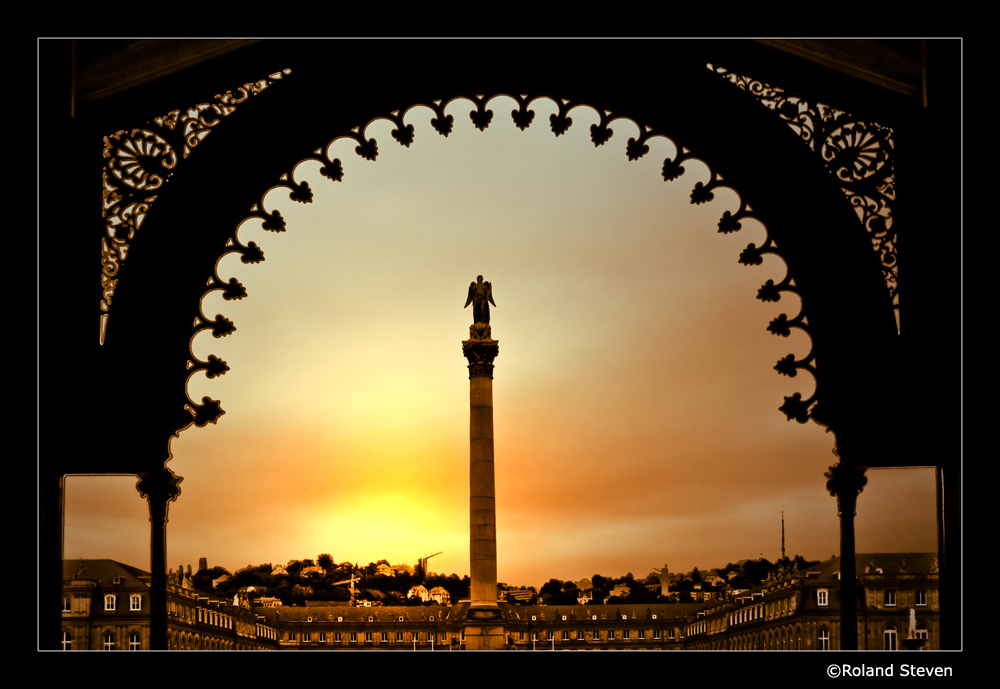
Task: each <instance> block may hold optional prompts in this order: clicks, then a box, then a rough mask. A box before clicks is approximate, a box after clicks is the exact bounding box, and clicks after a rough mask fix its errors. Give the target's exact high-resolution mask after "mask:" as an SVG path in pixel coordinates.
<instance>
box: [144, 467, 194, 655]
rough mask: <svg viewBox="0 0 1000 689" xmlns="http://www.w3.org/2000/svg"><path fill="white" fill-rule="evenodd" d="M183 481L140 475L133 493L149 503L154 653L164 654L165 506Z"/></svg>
mask: <svg viewBox="0 0 1000 689" xmlns="http://www.w3.org/2000/svg"><path fill="white" fill-rule="evenodd" d="M182 480H183V479H182V478H181V477H180V476H175V475H174V473H173V472H172V471H170V470H169V469H167V468H164V469H163V470H162V471H158V472H156V473H148V474H140V476H139V483H138V484H137V485H136V489H137V490H138V491H139V494H140V495H142V497H144V498H146V500H147V502H148V503H149V523H150V528H149V571H150V573H151V574H152V581H150V585H149V604H150V605H149V607H150V610H149V636H150V646H151V648H152V649H153V650H156V651H165V650H167V506H168V503H169V502H171V501H172V500H176V499H177V496H178V495H180V492H181V491H180V488H179V487H178V484H179V483H180V482H181V481H182Z"/></svg>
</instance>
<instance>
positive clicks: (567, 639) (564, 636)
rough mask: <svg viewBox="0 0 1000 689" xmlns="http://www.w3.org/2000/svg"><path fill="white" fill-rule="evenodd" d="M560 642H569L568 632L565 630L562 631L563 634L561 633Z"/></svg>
mask: <svg viewBox="0 0 1000 689" xmlns="http://www.w3.org/2000/svg"><path fill="white" fill-rule="evenodd" d="M562 640H563V641H569V631H567V630H565V629H564V630H563V633H562Z"/></svg>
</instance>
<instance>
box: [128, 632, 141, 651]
mask: <svg viewBox="0 0 1000 689" xmlns="http://www.w3.org/2000/svg"><path fill="white" fill-rule="evenodd" d="M141 647H142V642H141V641H140V637H139V632H129V635H128V650H130V651H138V650H139V649H140V648H141Z"/></svg>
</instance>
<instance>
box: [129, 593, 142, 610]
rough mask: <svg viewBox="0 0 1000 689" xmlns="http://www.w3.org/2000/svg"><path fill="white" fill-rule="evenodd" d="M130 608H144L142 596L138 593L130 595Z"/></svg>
mask: <svg viewBox="0 0 1000 689" xmlns="http://www.w3.org/2000/svg"><path fill="white" fill-rule="evenodd" d="M129 610H142V596H140V595H139V594H138V593H133V594H132V595H131V596H129Z"/></svg>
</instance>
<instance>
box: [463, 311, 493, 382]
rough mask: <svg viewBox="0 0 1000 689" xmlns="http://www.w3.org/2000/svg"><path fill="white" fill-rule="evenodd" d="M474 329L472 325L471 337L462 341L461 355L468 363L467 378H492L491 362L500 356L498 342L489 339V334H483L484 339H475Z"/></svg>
mask: <svg viewBox="0 0 1000 689" xmlns="http://www.w3.org/2000/svg"><path fill="white" fill-rule="evenodd" d="M476 325H482V324H480V323H477V324H476ZM475 327H476V326H475V325H474V326H472V328H470V330H471V331H472V332H471V333H470V334H471V335H472V337H470V338H469V339H468V340H463V341H462V355H463V356H464V357H465V358H466V359H468V361H469V378H476V377H477V376H486V377H488V378H492V377H493V360H494V359H496V357H497V355H498V354H500V341H499V340H492V339H490V338H489V333H485V334H486V337H485V338H482V339H480V338H477V337H476V334H477V333H476V332H475ZM486 327H487V328H489V326H486Z"/></svg>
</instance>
